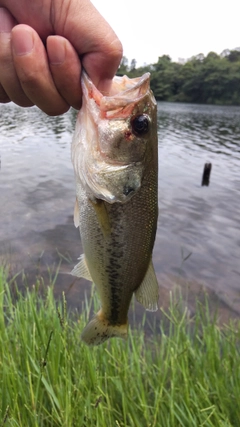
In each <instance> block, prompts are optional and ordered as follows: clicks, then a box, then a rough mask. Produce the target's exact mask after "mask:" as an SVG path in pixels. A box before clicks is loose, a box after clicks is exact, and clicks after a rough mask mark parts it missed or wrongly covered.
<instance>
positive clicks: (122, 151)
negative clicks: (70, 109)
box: [71, 71, 159, 345]
mask: <svg viewBox="0 0 240 427" xmlns="http://www.w3.org/2000/svg"><path fill="white" fill-rule="evenodd" d="M81 84H82V91H83V99H82V107H81V109H80V111H79V113H78V116H77V121H76V127H75V131H74V135H73V140H72V149H71V157H72V163H73V169H74V174H75V182H76V204H75V208H74V224H75V226H76V227H79V229H80V236H81V242H82V246H83V251H84V253H83V254H82V255H81V256H80V258H79V259H80V261H79V263H78V264H77V265H76V266H75V267H74V268H73V270H72V272H71V274H72V275H74V276H76V277H82V278H85V279H87V280H89V281H91V282H93V283H94V284H95V286H96V290H97V292H98V294H99V297H100V303H101V308H100V310H99V311H98V312H97V314H96V315H95V316H94V317H93V318H92V320H90V322H89V323H88V324H87V325H86V326H85V328H84V329H83V331H82V334H81V339H82V340H83V341H84V342H85V343H86V344H87V345H99V344H102V343H103V342H104V341H105V340H107V339H108V338H111V337H121V338H124V339H126V338H127V334H128V310H129V306H130V302H131V300H132V297H133V294H134V295H135V297H136V299H137V301H138V302H140V303H141V304H142V305H143V306H144V307H145V308H146V309H147V310H150V311H156V310H157V309H158V299H159V287H158V282H157V278H156V274H155V271H154V267H153V262H152V251H153V246H154V241H155V236H156V230H157V220H158V138H157V103H156V100H155V98H154V95H153V93H152V91H151V89H150V73H145V74H144V75H142V76H141V77H136V78H132V79H130V78H128V77H127V76H122V77H119V76H115V77H114V79H113V81H112V86H111V89H110V92H109V93H108V94H103V93H101V92H100V91H99V90H98V89H97V88H96V87H95V86H94V84H93V82H92V81H91V79H90V78H89V76H88V75H87V73H86V72H85V71H83V72H82V76H81Z"/></svg>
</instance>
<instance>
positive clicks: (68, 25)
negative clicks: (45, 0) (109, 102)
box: [52, 0, 122, 92]
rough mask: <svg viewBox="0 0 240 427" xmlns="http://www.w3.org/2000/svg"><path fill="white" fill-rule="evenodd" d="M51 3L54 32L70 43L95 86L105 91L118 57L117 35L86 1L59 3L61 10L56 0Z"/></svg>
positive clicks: (119, 55)
mask: <svg viewBox="0 0 240 427" xmlns="http://www.w3.org/2000/svg"><path fill="white" fill-rule="evenodd" d="M53 4H54V6H53V9H52V10H53V14H52V16H53V20H54V22H53V27H54V29H55V32H56V33H57V34H59V35H62V36H63V37H65V38H67V39H68V40H69V41H70V42H71V44H72V45H73V46H74V48H75V49H76V51H77V53H78V55H79V57H80V59H81V62H82V66H83V67H84V69H85V70H86V72H87V73H88V75H89V77H90V78H91V80H92V81H93V83H94V84H95V86H97V88H98V89H99V90H101V91H103V92H104V91H108V90H109V87H110V84H111V80H112V78H113V76H114V75H115V73H116V71H117V68H118V66H119V64H120V61H121V58H122V45H121V42H120V40H119V39H118V37H117V35H116V34H115V33H114V31H113V29H112V28H111V27H110V25H109V24H108V23H107V21H106V20H105V19H104V18H103V17H102V16H101V15H100V13H99V12H98V11H97V9H96V8H95V7H94V6H93V4H92V3H91V2H90V1H89V0H81V1H79V0H72V1H71V2H63V7H62V9H60V8H59V0H54V2H53ZM67 4H68V9H67V10H64V8H66V5H67Z"/></svg>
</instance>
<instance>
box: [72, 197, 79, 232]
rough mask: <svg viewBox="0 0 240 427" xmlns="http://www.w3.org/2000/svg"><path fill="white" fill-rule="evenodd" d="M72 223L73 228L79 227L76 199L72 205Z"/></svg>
mask: <svg viewBox="0 0 240 427" xmlns="http://www.w3.org/2000/svg"><path fill="white" fill-rule="evenodd" d="M73 221H74V225H75V227H76V228H78V227H79V207H78V201H77V199H76V202H75V205H74V212H73Z"/></svg>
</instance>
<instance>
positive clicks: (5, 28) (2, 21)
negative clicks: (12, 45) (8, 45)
mask: <svg viewBox="0 0 240 427" xmlns="http://www.w3.org/2000/svg"><path fill="white" fill-rule="evenodd" d="M14 25H15V21H14V19H13V17H12V16H11V15H10V14H9V12H8V11H7V10H6V9H4V8H3V7H0V33H11V30H12V28H13V26H14Z"/></svg>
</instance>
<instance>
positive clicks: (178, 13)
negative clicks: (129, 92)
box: [92, 0, 240, 66]
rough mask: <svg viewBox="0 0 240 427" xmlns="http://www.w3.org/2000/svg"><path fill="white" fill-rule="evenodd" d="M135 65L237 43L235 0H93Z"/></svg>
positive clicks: (239, 10) (239, 14)
mask: <svg viewBox="0 0 240 427" xmlns="http://www.w3.org/2000/svg"><path fill="white" fill-rule="evenodd" d="M92 3H93V4H94V5H95V7H96V8H97V9H98V10H99V12H100V13H101V14H102V15H103V16H104V18H105V19H106V20H107V21H108V22H109V24H110V25H111V26H112V28H113V29H114V31H115V32H116V34H117V35H118V37H119V38H120V40H121V42H122V44H123V49H124V55H125V56H126V57H127V58H128V59H129V61H131V59H133V58H134V59H136V60H137V66H140V65H143V64H144V63H147V64H149V63H154V62H157V60H158V57H159V56H161V55H164V54H167V55H170V57H171V58H172V60H174V61H178V59H179V58H183V59H187V58H190V57H191V56H193V55H197V54H199V53H203V54H204V55H206V54H207V53H208V52H210V51H214V52H216V53H218V54H220V53H221V52H222V51H223V50H224V49H234V48H236V47H239V46H240V0H201V1H194V0H117V1H114V0H92Z"/></svg>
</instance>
